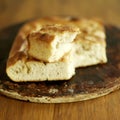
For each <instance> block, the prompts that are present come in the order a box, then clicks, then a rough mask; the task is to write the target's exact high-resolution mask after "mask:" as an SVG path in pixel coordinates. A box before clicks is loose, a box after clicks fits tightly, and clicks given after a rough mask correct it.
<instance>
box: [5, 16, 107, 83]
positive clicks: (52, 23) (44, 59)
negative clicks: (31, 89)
mask: <svg viewBox="0 0 120 120" xmlns="http://www.w3.org/2000/svg"><path fill="white" fill-rule="evenodd" d="M106 62H107V58H106V42H105V31H104V27H103V25H102V24H101V23H100V22H98V21H96V20H86V19H83V20H81V19H71V18H69V17H66V18H62V17H49V18H42V19H40V20H36V21H33V22H31V23H28V24H26V25H25V26H23V28H21V30H20V31H19V33H18V35H17V37H16V39H15V42H14V44H13V47H12V49H11V52H10V55H9V58H8V61H7V68H6V71H7V74H8V76H9V77H10V78H11V79H12V80H13V81H16V82H22V81H45V80H49V81H52V80H53V81H54V80H69V79H70V78H71V77H72V76H73V75H74V74H75V68H78V67H83V66H90V65H95V64H99V63H106Z"/></svg>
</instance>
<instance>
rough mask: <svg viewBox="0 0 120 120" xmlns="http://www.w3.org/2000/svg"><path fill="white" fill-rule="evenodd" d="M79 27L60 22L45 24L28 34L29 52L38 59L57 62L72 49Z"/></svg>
mask: <svg viewBox="0 0 120 120" xmlns="http://www.w3.org/2000/svg"><path fill="white" fill-rule="evenodd" d="M78 32H79V29H78V28H75V27H71V26H65V25H60V24H55V25H45V26H43V27H42V28H41V29H40V30H38V31H36V32H33V33H30V34H29V36H28V44H29V48H28V54H29V55H30V56H32V57H34V58H36V59H38V60H42V61H45V62H55V61H58V60H59V59H61V58H62V57H63V56H64V54H66V53H68V52H69V51H70V50H71V49H72V42H73V40H74V39H75V37H76V35H77V34H78Z"/></svg>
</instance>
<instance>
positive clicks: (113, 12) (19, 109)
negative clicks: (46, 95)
mask: <svg viewBox="0 0 120 120" xmlns="http://www.w3.org/2000/svg"><path fill="white" fill-rule="evenodd" d="M119 12H120V0H91V1H90V0H56V1H55V0H40V1H38V0H20V1H17V0H4V1H1V0H0V29H2V28H5V27H7V26H9V25H12V24H15V23H19V22H22V21H25V20H29V19H32V18H38V17H41V16H50V15H72V16H80V17H87V18H91V17H99V18H101V19H103V21H104V22H105V23H110V24H114V25H117V26H120V14H119ZM0 120H120V90H118V91H115V92H113V93H111V94H109V95H107V96H104V97H100V98H97V99H93V100H88V101H83V102H76V103H66V104H63V103H62V104H36V103H29V102H24V101H19V100H14V99H11V98H7V97H4V96H2V95H0Z"/></svg>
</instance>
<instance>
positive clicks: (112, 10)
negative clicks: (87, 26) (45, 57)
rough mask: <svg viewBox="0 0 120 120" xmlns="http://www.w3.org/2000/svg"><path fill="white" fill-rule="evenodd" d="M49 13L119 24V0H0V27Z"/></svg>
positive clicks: (48, 14) (49, 14)
mask: <svg viewBox="0 0 120 120" xmlns="http://www.w3.org/2000/svg"><path fill="white" fill-rule="evenodd" d="M51 15H71V16H80V17H87V18H92V17H98V18H101V19H102V20H103V21H104V22H105V23H110V24H114V25H117V26H120V0H0V29H2V28H4V27H7V26H10V25H12V24H16V23H19V22H23V21H26V20H30V19H33V18H38V17H42V16H51Z"/></svg>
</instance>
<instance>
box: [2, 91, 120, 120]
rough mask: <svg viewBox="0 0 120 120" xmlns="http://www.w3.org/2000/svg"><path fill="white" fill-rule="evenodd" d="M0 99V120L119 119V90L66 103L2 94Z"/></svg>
mask: <svg viewBox="0 0 120 120" xmlns="http://www.w3.org/2000/svg"><path fill="white" fill-rule="evenodd" d="M116 96H117V97H116ZM0 101H1V102H0V108H2V109H1V110H0V120H13V119H14V120H25V119H26V120H119V119H120V114H119V111H120V91H116V92H114V93H111V94H109V95H107V96H105V97H101V98H98V99H94V100H89V101H84V102H76V103H67V104H36V103H29V102H23V101H18V100H13V99H10V98H7V97H4V96H0Z"/></svg>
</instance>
